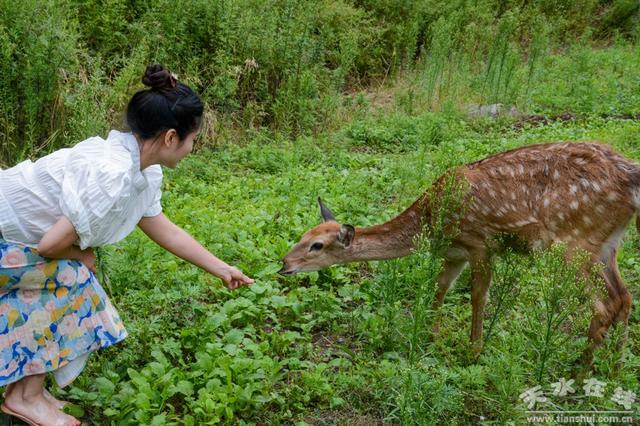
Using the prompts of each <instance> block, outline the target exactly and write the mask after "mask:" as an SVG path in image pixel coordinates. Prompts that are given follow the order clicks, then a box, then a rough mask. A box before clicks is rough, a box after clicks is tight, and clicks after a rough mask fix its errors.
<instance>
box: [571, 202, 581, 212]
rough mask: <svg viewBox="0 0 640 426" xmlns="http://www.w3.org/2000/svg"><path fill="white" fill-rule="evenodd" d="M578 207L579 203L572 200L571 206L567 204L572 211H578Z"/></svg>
mask: <svg viewBox="0 0 640 426" xmlns="http://www.w3.org/2000/svg"><path fill="white" fill-rule="evenodd" d="M579 205H580V203H578V202H577V201H576V200H573V201H572V202H571V204H569V207H571V209H572V210H578V206H579Z"/></svg>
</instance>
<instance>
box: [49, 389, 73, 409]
mask: <svg viewBox="0 0 640 426" xmlns="http://www.w3.org/2000/svg"><path fill="white" fill-rule="evenodd" d="M42 394H43V395H44V397H45V398H46V400H47V401H49V402H50V403H52V404H53V405H55V406H56V408H57V409H58V410H62V409H63V408H64V407H65V405H67V404H69V401H62V400H59V399H58V398H56V397H55V396H53V395H51V393H49V391H48V390H46V389H44V390H43V392H42Z"/></svg>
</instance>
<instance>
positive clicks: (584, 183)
mask: <svg viewBox="0 0 640 426" xmlns="http://www.w3.org/2000/svg"><path fill="white" fill-rule="evenodd" d="M580 185H582V187H583V188H584V189H589V187H590V186H591V184H590V183H589V181H588V180H586V179H585V178H580Z"/></svg>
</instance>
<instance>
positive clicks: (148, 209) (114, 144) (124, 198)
mask: <svg viewBox="0 0 640 426" xmlns="http://www.w3.org/2000/svg"><path fill="white" fill-rule="evenodd" d="M161 186H162V169H161V167H160V166H159V165H153V166H150V167H147V168H146V169H144V170H143V171H140V148H139V146H138V142H137V141H136V138H135V137H134V136H133V135H132V134H131V133H122V132H119V131H117V130H112V131H111V132H109V136H108V137H107V139H106V140H104V139H102V138H100V137H93V138H89V139H87V140H85V141H82V142H80V143H79V144H77V145H76V146H74V147H72V148H65V149H61V150H59V151H56V152H54V153H52V154H49V155H47V156H45V157H42V158H40V159H39V160H37V161H36V162H35V163H34V162H32V161H30V160H27V161H23V162H22V163H20V164H18V165H16V166H15V167H12V168H10V169H7V170H0V232H2V237H3V238H4V239H5V240H7V241H12V242H18V243H22V244H26V245H28V246H31V247H36V246H37V245H38V243H39V242H40V240H41V239H42V237H43V236H44V234H45V233H46V232H47V231H49V229H51V227H52V226H53V225H54V224H55V223H56V222H57V221H58V219H60V217H61V216H63V215H64V216H66V217H67V218H68V219H69V221H71V223H72V224H73V226H74V228H75V230H76V232H77V234H78V236H79V241H78V245H79V246H80V248H81V249H85V248H87V247H99V246H102V245H105V244H112V243H115V242H118V241H120V240H122V239H123V238H124V237H126V236H127V235H129V233H131V232H132V231H133V230H134V228H135V226H136V225H137V223H138V222H139V221H140V219H141V218H142V217H143V216H144V217H149V216H156V215H158V214H160V213H161V212H162V207H161V206H160V197H161Z"/></svg>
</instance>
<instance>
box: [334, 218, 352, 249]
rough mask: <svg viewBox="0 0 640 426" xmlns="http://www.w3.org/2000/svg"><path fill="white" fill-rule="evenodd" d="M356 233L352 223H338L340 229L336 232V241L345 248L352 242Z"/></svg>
mask: <svg viewBox="0 0 640 426" xmlns="http://www.w3.org/2000/svg"><path fill="white" fill-rule="evenodd" d="M355 235H356V229H355V228H354V227H353V226H352V225H347V224H344V225H340V231H339V232H338V242H339V243H340V244H341V245H343V246H344V247H345V248H347V247H349V246H350V245H351V243H352V242H353V237H355Z"/></svg>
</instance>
